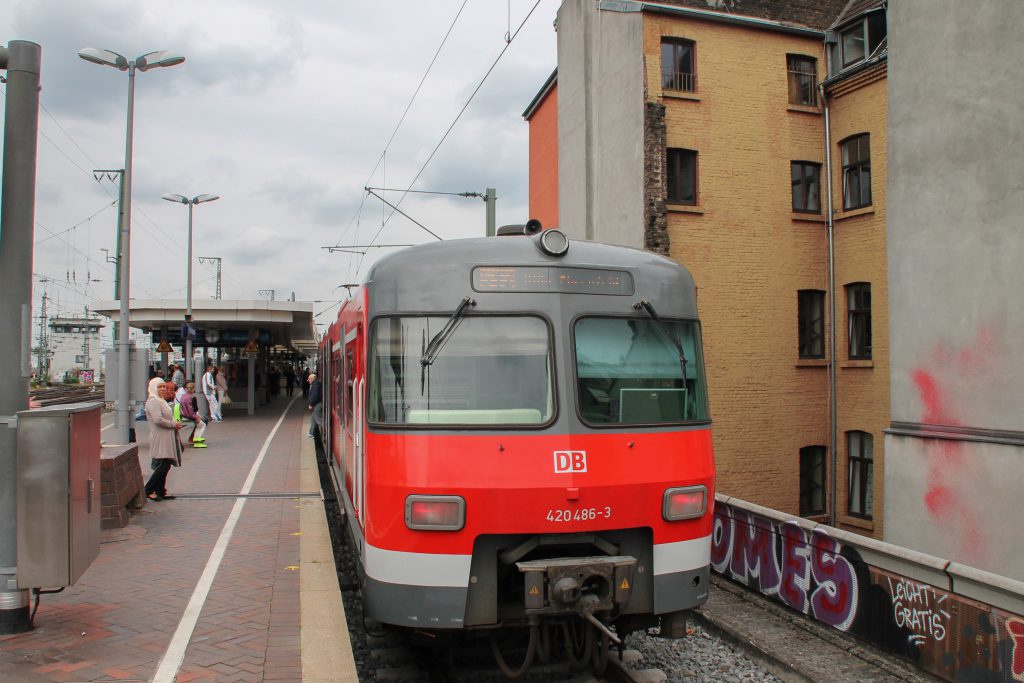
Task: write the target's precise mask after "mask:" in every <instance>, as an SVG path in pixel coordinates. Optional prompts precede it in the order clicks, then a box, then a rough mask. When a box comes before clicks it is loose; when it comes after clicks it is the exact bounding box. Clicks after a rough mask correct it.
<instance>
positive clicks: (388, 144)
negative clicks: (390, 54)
mask: <svg viewBox="0 0 1024 683" xmlns="http://www.w3.org/2000/svg"><path fill="white" fill-rule="evenodd" d="M467 2H469V0H462V4H461V5H460V6H459V11H458V12H456V13H455V18H454V19H452V23H451V25H450V26H448V30H447V31H445V34H444V38H442V39H441V44H440V45H438V46H437V50H436V51H435V52H434V56H433V58H432V59H431V60H430V64H428V65H427V69H426V71H424V72H423V76H422V77H421V78H420V82H419V84H418V85H417V86H416V90H414V91H413V93H412V97H410V98H409V102H408V104H406V105H405V111H403V112H402V115H401V116H400V117H399V119H398V123H396V124H395V129H394V130H393V131H391V136H390V137H389V138H388V141H387V142H386V143H384V150H383V151H382V152H381V153H380V156H379V157H378V158H377V163H375V164H374V165H373V170H371V171H370V175H369V176H367V178H366V181H365V182H364V183H363V185H364V186H366V185H369V184H370V180H372V179H373V174H374V173H376V172H377V169H378V168H380V165H381V163H382V162H383V161H384V159H385V157H386V156H387V153H388V149H389V148H390V147H391V143H392V142H393V141H394V139H395V135H397V134H398V129H399V128H401V127H402V123H403V122H404V121H405V117H406V115H407V114H408V113H409V109H411V108H412V104H413V102H415V101H416V96H417V95H419V93H420V89H421V88H422V87H423V83H424V82H425V81H426V80H427V76H428V75H429V74H430V70H431V69H433V68H434V63H435V62H436V61H437V57H438V55H440V54H441V50H442V49H443V48H444V45H445V43H446V42H448V37H449V36H450V35H451V34H452V29H454V28H455V24H456V23H457V22H458V21H459V17H460V16H462V10H463V9H465V8H466V3H467ZM365 201H366V195H365V194H364V195H363V200H362V201H361V202H360V203H359V209H357V210H356V212H355V214H353V216H352V218H350V219H349V221H348V224H347V225H346V226H345V229H344V230H343V231H342V233H341V236H340V237H338V239H337V240H336V241H335V243H334V245H335V246H340V245H341V240H343V239H345V235H346V234H347V233H348V230H349V228H351V227H352V222H353V221H355V220H356V219H357V218H358V217H359V215H360V213H361V212H362V210H363V202H365ZM357 232H358V228H357Z"/></svg>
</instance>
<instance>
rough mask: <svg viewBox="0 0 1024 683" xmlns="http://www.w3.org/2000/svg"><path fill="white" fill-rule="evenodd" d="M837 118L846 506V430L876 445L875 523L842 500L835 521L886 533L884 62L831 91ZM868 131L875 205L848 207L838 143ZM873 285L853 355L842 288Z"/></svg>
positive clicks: (840, 418) (839, 385) (840, 413)
mask: <svg viewBox="0 0 1024 683" xmlns="http://www.w3.org/2000/svg"><path fill="white" fill-rule="evenodd" d="M829 108H830V112H831V122H832V131H831V132H832V157H833V163H832V166H833V173H832V188H833V199H832V201H833V204H834V206H835V209H836V221H835V226H836V227H835V270H836V309H837V318H836V322H837V326H836V332H837V335H836V346H837V347H838V352H839V353H838V354H837V356H836V360H837V364H838V369H837V371H836V372H837V375H836V397H837V431H838V433H839V443H838V447H839V448H838V452H839V468H838V475H839V485H838V486H839V491H840V492H842V495H841V496H840V497H839V500H840V501H841V503H845V500H846V498H845V496H846V492H847V490H848V474H849V464H848V460H847V458H848V455H849V454H848V453H847V447H846V432H847V431H850V430H857V431H864V432H868V433H869V434H871V435H872V440H873V445H874V482H873V483H874V485H873V493H874V495H873V498H874V502H873V515H872V516H873V519H872V520H871V521H870V522H867V521H864V520H860V519H855V518H852V517H849V516H848V515H846V514H845V513H846V506H845V505H844V504H840V506H839V512H840V514H839V519H838V520H837V525H838V526H839V527H841V528H846V529H849V530H851V531H863V532H868V533H871V534H872V535H874V536H876V537H877V538H882V535H883V534H882V531H883V529H882V519H883V512H884V510H883V507H882V504H883V477H882V475H883V473H884V471H885V448H884V444H885V435H884V434H883V431H882V430H884V429H886V428H887V427H888V426H889V422H890V394H889V343H888V340H889V309H888V298H889V289H888V254H887V248H886V211H885V206H886V185H887V174H886V168H887V166H888V156H887V149H888V136H887V130H888V95H887V92H886V65H885V63H882V64H881V65H879V66H876V67H874V68H872V69H870V70H868V71H865V72H862V73H861V74H859V75H857V76H855V77H854V78H851V79H849V81H846V82H843V83H841V84H840V85H839V86H837V87H836V88H835V89H834V90H833V92H831V93H830V95H829ZM861 133H868V134H870V136H871V137H870V144H871V206H869V207H865V208H862V209H856V210H853V211H849V212H844V211H843V210H842V207H843V178H842V154H841V147H840V143H841V142H842V141H843V140H844V139H846V138H848V137H850V136H853V135H859V134H861ZM854 282H868V283H871V327H872V347H873V348H872V354H871V355H872V358H871V360H870V361H856V360H854V361H851V360H849V337H848V325H847V314H846V310H847V298H846V291H845V289H844V287H845V285H847V284H850V283H854Z"/></svg>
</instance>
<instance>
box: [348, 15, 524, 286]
mask: <svg viewBox="0 0 1024 683" xmlns="http://www.w3.org/2000/svg"><path fill="white" fill-rule="evenodd" d="M540 3H541V0H536V2H535V3H534V4H533V7H531V8H530V11H529V12H527V13H526V16H525V17H524V18H523V20H522V22H520V24H519V26H518V27H517V28H516V30H515V33H513V34H512V36H511V37H510V38H509V39H508V41H506V43H505V47H503V48H502V49H501V52H499V53H498V56H497V57H495V58H494V61H493V62H492V63H491V66H490V67H489V68H488V69H487V72H486V73H484V75H483V78H481V79H480V82H479V83H477V85H476V88H474V89H473V92H472V93H470V95H469V97H468V98H467V99H466V103H465V104H464V105H462V108H461V109H460V110H459V113H458V114H456V115H455V119H454V120H453V121H452V123H451V125H449V126H448V129H447V130H446V131H445V132H444V135H442V136H441V139H440V140H438V142H437V144H436V145H435V146H434V149H433V150H432V151H431V152H430V155H429V156H428V157H427V159H426V161H424V162H423V165H422V166H420V170H419V171H417V172H416V175H415V176H414V177H413V179H412V182H410V183H409V186H408V188H406V190H405V192H403V193H402V196H401V197H399V198H398V201H397V202H395V204H394V211H392V212H391V214H390V215H389V216H388V218H387V220H385V221H384V223H383V224H382V225H381V226H380V229H379V230H377V232H376V233H375V234H374V236H373V238H371V239H370V242H369V244H373V243H374V242H375V241H376V240H377V238H378V237H379V236H380V233H381V232H382V231H383V230H384V228H385V227H386V226H387V224H388V221H390V220H391V217H392V216H394V215H395V212H396V211H398V207H399V206H400V205H401V203H402V201H403V200H404V199H405V197H406V196H407V195H408V194H409V192H410V190H412V186H413V185H415V184H416V181H417V180H419V178H420V176H421V175H422V174H423V171H424V170H426V168H427V166H428V165H429V164H430V162H431V160H433V158H434V155H435V154H437V150H439V149H440V148H441V145H443V144H444V141H445V140H447V139H448V135H449V134H450V133H451V132H452V130H453V129H454V128H455V124H457V123H458V122H459V119H461V118H462V115H463V114H464V113H465V111H466V109H468V108H469V105H470V104H471V103H472V102H473V99H474V98H475V97H476V95H477V93H478V92H480V88H482V87H483V85H484V83H485V82H487V78H488V77H489V76H490V75H491V73H492V72H493V71H494V68H495V67H496V66H497V65H498V62H500V61H501V58H502V57H503V56H505V53H506V52H507V51H508V49H509V48H510V47H511V46H512V42H513V41H514V40H515V39H516V36H518V35H519V32H520V31H521V30H522V29H523V26H525V25H526V22H528V21H529V20H530V17H531V16H533V13H534V11H535V10H536V9H537V7H538V6H539V5H540ZM403 215H404V214H403ZM362 262H363V259H362V257H360V259H359V264H358V265H357V266H356V272H357V273H358V272H359V268H361V267H362Z"/></svg>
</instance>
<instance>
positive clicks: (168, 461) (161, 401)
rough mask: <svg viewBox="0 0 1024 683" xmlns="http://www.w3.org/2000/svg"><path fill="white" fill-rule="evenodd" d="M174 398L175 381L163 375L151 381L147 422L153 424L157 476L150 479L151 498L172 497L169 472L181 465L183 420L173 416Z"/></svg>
mask: <svg viewBox="0 0 1024 683" xmlns="http://www.w3.org/2000/svg"><path fill="white" fill-rule="evenodd" d="M173 399H174V384H173V383H172V382H164V381H163V380H162V379H161V378H159V377H154V378H153V379H151V380H150V381H149V398H148V399H146V421H147V422H148V423H149V457H150V464H151V466H152V468H153V475H152V476H151V477H150V478H149V481H148V482H146V497H147V498H149V499H150V500H171V499H173V498H174V496H171V495H168V494H167V473H168V472H169V471H170V469H171V467H172V466H177V465H180V464H181V459H180V456H179V454H178V430H179V429H181V423H180V422H176V421H175V420H174V417H173V412H172V411H171V407H170V406H169V405H168V404H167V402H168V401H171V400H173Z"/></svg>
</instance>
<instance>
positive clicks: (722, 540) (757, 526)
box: [711, 502, 1024, 683]
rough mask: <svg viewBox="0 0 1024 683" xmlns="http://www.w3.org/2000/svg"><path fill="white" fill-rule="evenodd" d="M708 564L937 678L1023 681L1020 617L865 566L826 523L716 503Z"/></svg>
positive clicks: (1023, 638) (1022, 624)
mask: <svg viewBox="0 0 1024 683" xmlns="http://www.w3.org/2000/svg"><path fill="white" fill-rule="evenodd" d="M711 565H712V568H713V569H714V570H715V571H716V572H717V573H719V574H721V575H723V576H725V577H728V578H730V579H733V580H735V581H738V582H740V583H742V584H744V585H746V586H747V587H749V588H751V589H753V590H757V591H759V592H761V593H763V594H764V595H766V596H769V597H771V598H772V599H774V600H777V601H779V602H781V603H783V604H785V605H787V606H789V607H791V608H793V609H795V610H797V611H798V612H801V613H803V614H806V615H808V616H810V617H813V618H814V619H816V620H818V621H821V622H823V623H825V624H828V625H830V626H833V627H834V628H837V629H839V630H841V631H847V632H849V633H852V634H854V635H857V636H859V637H861V638H864V639H865V640H868V641H870V642H872V643H874V644H875V645H877V646H879V647H881V648H882V649H885V650H887V651H890V652H893V653H895V654H898V655H902V656H904V657H906V658H908V659H910V660H911V661H913V662H915V663H916V664H917V665H918V666H920V667H921V668H922V669H924V670H925V671H927V672H929V673H931V674H933V675H935V676H938V677H940V678H944V679H946V680H949V681H961V680H963V681H974V680H984V681H1005V682H1006V683H1012V682H1014V681H1019V682H1022V683H1024V617H1022V616H1021V615H1015V614H1010V613H1008V612H1004V611H1002V610H999V609H996V608H993V607H990V606H988V605H985V604H982V603H978V602H975V601H972V600H969V599H967V598H964V597H961V596H958V595H955V594H953V593H949V592H947V591H945V590H942V589H941V588H938V587H936V586H932V585H930V584H927V583H921V582H920V581H915V580H913V579H911V578H908V577H905V576H900V575H898V574H893V573H891V572H887V571H885V570H883V569H880V568H878V567H874V566H871V565H868V564H867V563H865V562H864V560H863V559H862V558H861V555H860V553H859V552H858V550H857V548H855V547H854V546H852V545H849V544H843V543H840V542H839V541H838V540H837V539H836V538H834V537H833V536H832V535H830V534H829V530H828V528H827V527H821V526H815V527H812V528H804V527H803V526H801V525H800V523H799V522H798V521H797V520H787V521H776V520H773V519H769V518H767V517H763V516H761V515H757V514H755V513H752V512H750V511H748V510H744V509H742V508H740V507H738V506H736V505H729V504H726V503H721V502H718V503H716V505H715V520H714V530H713V533H712V541H711Z"/></svg>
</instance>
